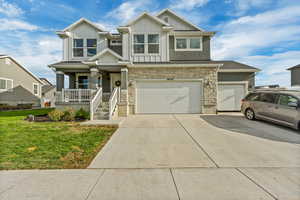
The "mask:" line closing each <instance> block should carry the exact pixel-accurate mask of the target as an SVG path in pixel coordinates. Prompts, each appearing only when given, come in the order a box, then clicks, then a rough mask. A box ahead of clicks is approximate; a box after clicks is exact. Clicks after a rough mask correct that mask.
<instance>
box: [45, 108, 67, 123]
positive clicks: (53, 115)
mask: <svg viewBox="0 0 300 200" xmlns="http://www.w3.org/2000/svg"><path fill="white" fill-rule="evenodd" d="M63 115H64V113H63V112H62V111H60V110H53V111H51V112H49V113H48V116H49V118H50V119H51V120H52V121H55V122H57V121H60V120H61V118H62V116H63Z"/></svg>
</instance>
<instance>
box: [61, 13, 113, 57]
mask: <svg viewBox="0 0 300 200" xmlns="http://www.w3.org/2000/svg"><path fill="white" fill-rule="evenodd" d="M106 33H107V32H105V31H104V30H103V29H101V28H100V27H98V26H97V25H95V24H94V23H92V22H90V21H89V20H87V19H85V18H81V19H79V20H78V21H76V22H75V23H73V24H71V25H70V26H68V27H67V28H65V29H64V30H62V31H57V32H56V34H57V35H58V36H59V37H60V38H61V39H62V40H63V60H65V61H69V60H88V59H89V58H91V57H93V56H95V55H96V54H97V53H98V52H101V51H102V50H103V49H105V48H107V37H106Z"/></svg>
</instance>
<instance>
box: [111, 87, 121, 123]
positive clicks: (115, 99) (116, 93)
mask: <svg viewBox="0 0 300 200" xmlns="http://www.w3.org/2000/svg"><path fill="white" fill-rule="evenodd" d="M119 99H120V87H115V88H114V90H113V92H112V94H111V96H110V98H109V120H111V119H112V115H113V113H114V110H115V108H116V106H117V103H118V102H119V101H120V100H119Z"/></svg>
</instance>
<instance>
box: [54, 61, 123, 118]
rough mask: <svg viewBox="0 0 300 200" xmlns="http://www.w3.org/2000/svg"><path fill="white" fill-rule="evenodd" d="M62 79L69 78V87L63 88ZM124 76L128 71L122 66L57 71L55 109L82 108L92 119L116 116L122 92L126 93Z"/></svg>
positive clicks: (63, 81)
mask: <svg viewBox="0 0 300 200" xmlns="http://www.w3.org/2000/svg"><path fill="white" fill-rule="evenodd" d="M103 68H105V69H103ZM65 76H68V77H69V84H68V85H69V86H68V87H65ZM127 76H128V70H127V68H125V67H121V66H106V67H103V66H101V67H96V66H93V67H91V68H90V69H88V70H85V71H83V70H81V71H79V72H78V71H77V72H74V71H71V70H70V69H69V70H64V71H56V83H57V85H56V87H57V92H56V107H57V109H65V108H66V107H71V108H74V109H75V110H78V109H80V108H82V109H84V110H86V111H88V112H90V115H91V117H90V118H91V119H92V120H93V119H104V118H105V119H111V118H113V117H114V116H118V114H119V113H118V108H117V107H118V104H119V103H120V96H121V90H127V85H128V83H127V82H128V81H127Z"/></svg>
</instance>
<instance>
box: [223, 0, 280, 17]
mask: <svg viewBox="0 0 300 200" xmlns="http://www.w3.org/2000/svg"><path fill="white" fill-rule="evenodd" d="M226 3H233V4H234V6H235V9H236V11H235V12H231V14H232V13H234V15H237V16H240V15H243V14H244V13H245V12H247V11H248V10H250V9H252V8H265V7H267V6H269V5H271V4H272V3H274V0H227V1H226Z"/></svg>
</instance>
